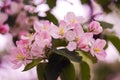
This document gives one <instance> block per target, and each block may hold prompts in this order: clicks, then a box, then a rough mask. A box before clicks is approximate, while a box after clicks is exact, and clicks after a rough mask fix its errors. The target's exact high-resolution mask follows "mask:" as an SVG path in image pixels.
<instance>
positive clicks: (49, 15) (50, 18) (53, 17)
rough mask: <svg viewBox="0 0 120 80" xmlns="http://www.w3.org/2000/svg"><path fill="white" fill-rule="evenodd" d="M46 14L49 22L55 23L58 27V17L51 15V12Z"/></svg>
mask: <svg viewBox="0 0 120 80" xmlns="http://www.w3.org/2000/svg"><path fill="white" fill-rule="evenodd" d="M46 14H47V16H46V19H47V20H49V21H51V22H53V23H54V24H56V25H57V24H58V20H57V19H56V17H55V16H54V15H53V14H51V13H50V12H49V11H48V12H46Z"/></svg>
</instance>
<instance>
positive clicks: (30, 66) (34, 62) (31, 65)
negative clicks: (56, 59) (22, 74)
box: [23, 59, 41, 71]
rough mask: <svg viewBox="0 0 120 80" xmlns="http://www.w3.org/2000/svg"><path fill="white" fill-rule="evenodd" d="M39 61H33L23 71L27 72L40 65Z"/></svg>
mask: <svg viewBox="0 0 120 80" xmlns="http://www.w3.org/2000/svg"><path fill="white" fill-rule="evenodd" d="M40 61H41V60H40V59H33V60H32V62H31V63H29V64H27V65H26V66H25V68H24V70H23V71H27V70H29V69H31V68H33V67H35V66H36V65H38V64H39V63H40Z"/></svg>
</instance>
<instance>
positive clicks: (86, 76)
mask: <svg viewBox="0 0 120 80" xmlns="http://www.w3.org/2000/svg"><path fill="white" fill-rule="evenodd" d="M80 74H81V75H80V76H81V80H90V68H89V65H88V64H87V63H86V62H84V61H82V63H81V64H80Z"/></svg>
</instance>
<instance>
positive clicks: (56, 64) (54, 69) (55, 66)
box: [45, 53, 70, 80]
mask: <svg viewBox="0 0 120 80" xmlns="http://www.w3.org/2000/svg"><path fill="white" fill-rule="evenodd" d="M48 61H49V62H48V64H47V65H46V69H45V77H46V79H45V80H57V78H58V76H59V75H60V73H61V71H62V69H64V68H65V67H66V66H67V65H69V64H70V61H69V60H68V59H67V58H66V57H63V56H61V55H58V54H55V53H54V54H52V55H51V56H50V57H49V60H48Z"/></svg>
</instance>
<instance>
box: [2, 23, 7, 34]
mask: <svg viewBox="0 0 120 80" xmlns="http://www.w3.org/2000/svg"><path fill="white" fill-rule="evenodd" d="M8 31H9V26H8V24H1V23H0V33H3V34H4V33H7V32H8Z"/></svg>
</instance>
